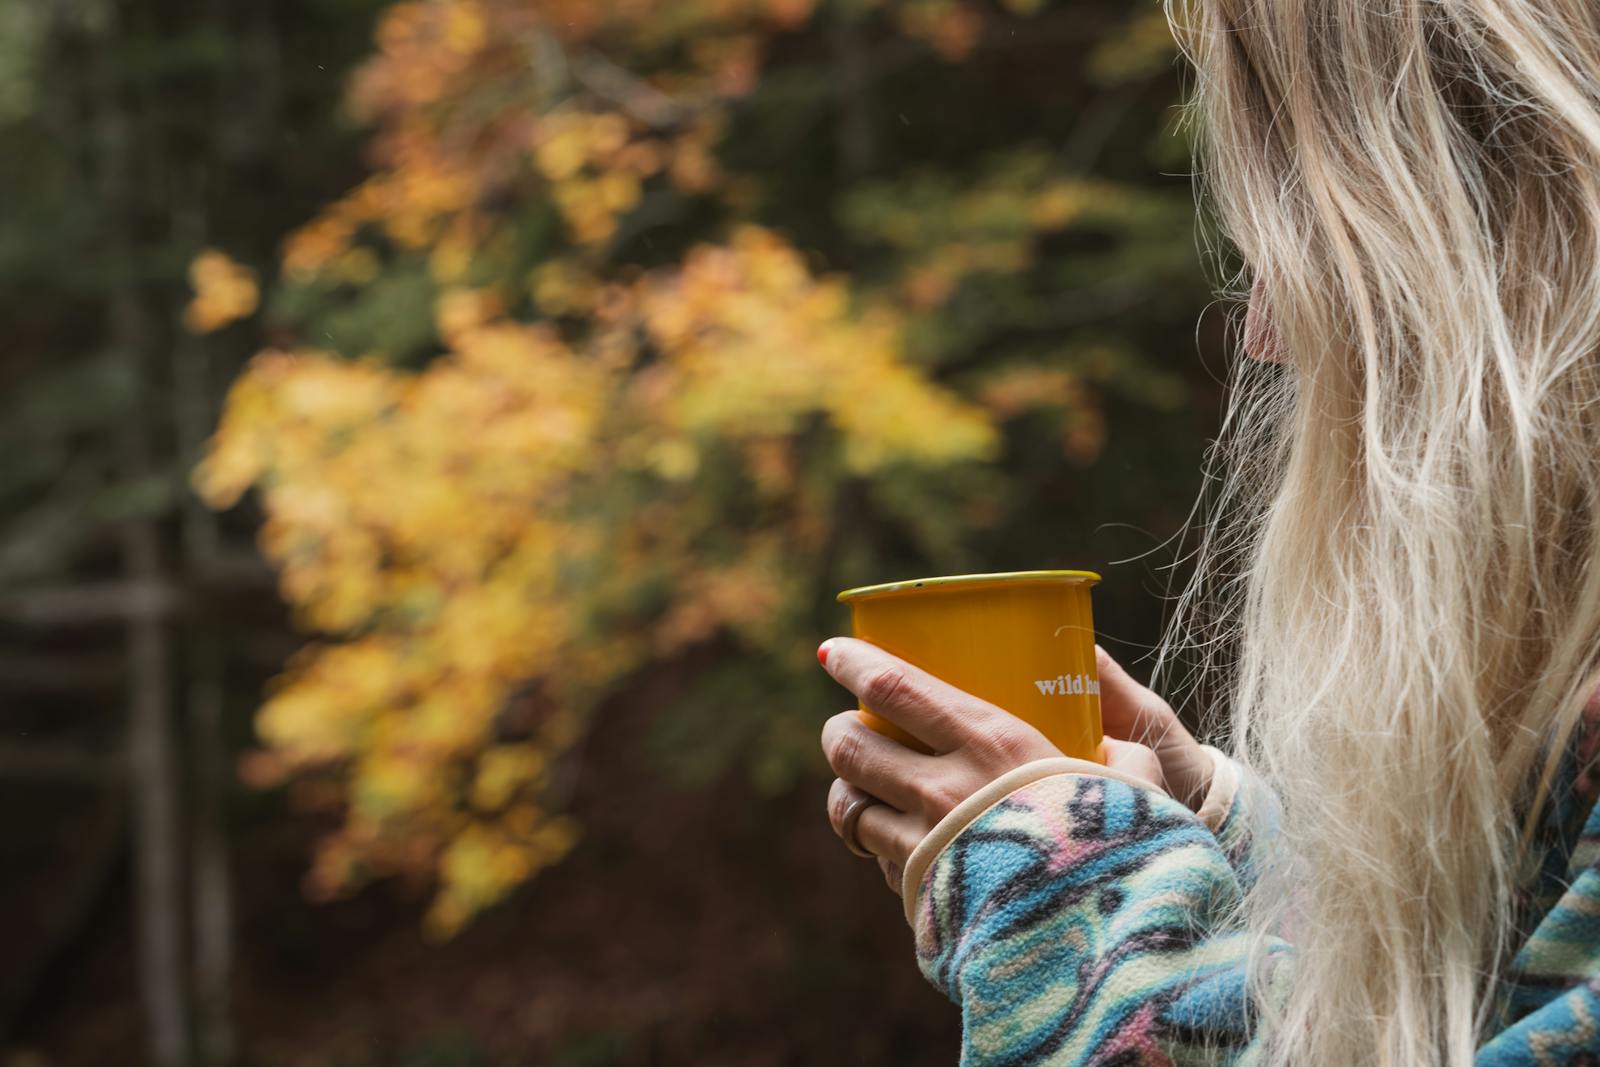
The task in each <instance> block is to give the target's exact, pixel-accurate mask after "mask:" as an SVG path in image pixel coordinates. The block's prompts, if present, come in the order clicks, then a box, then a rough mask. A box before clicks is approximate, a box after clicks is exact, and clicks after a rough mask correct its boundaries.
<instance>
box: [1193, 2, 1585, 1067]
mask: <svg viewBox="0 0 1600 1067" xmlns="http://www.w3.org/2000/svg"><path fill="white" fill-rule="evenodd" d="M1165 4H1166V10H1167V15H1168V17H1169V19H1170V20H1171V22H1172V24H1173V28H1174V32H1175V34H1176V35H1177V37H1178V40H1179V42H1180V44H1181V46H1182V48H1183V51H1184V54H1185V55H1186V56H1187V58H1188V59H1189V60H1190V62H1191V64H1192V67H1193V74H1194V77H1195V79H1196V82H1195V87H1194V92H1193V95H1192V97H1191V100H1190V103H1189V105H1188V106H1189V113H1190V118H1191V119H1192V120H1193V123H1194V127H1195V130H1196V132H1197V135H1198V138H1199V144H1200V148H1199V156H1198V160H1197V163H1198V166H1197V170H1198V175H1197V177H1198V179H1199V183H1200V188H1201V191H1202V194H1203V202H1204V204H1205V206H1206V208H1207V209H1208V212H1209V215H1208V217H1210V218H1212V219H1214V221H1215V223H1216V224H1217V226H1218V227H1219V228H1220V230H1221V232H1222V234H1223V235H1225V237H1226V239H1227V241H1228V242H1229V244H1230V246H1231V248H1232V249H1233V250H1234V251H1236V252H1237V256H1238V260H1239V261H1242V264H1243V266H1242V267H1241V268H1240V269H1239V271H1238V272H1237V273H1235V274H1233V275H1231V276H1230V277H1228V278H1226V279H1225V281H1224V286H1225V287H1226V288H1227V289H1228V291H1229V293H1230V295H1234V296H1238V295H1242V289H1243V287H1244V285H1245V284H1248V282H1249V281H1250V280H1252V279H1253V280H1254V281H1256V282H1258V283H1259V284H1260V285H1261V286H1262V287H1263V295H1264V297H1265V307H1266V309H1267V311H1268V313H1269V316H1270V321H1271V324H1272V327H1273V329H1274V330H1275V331H1276V333H1277V336H1278V339H1279V342H1280V345H1281V351H1282V353H1283V356H1284V359H1285V365H1284V366H1281V367H1279V366H1271V365H1263V364H1260V363H1257V362H1254V361H1251V360H1247V359H1241V360H1239V361H1238V364H1237V371H1236V373H1235V378H1234V381H1233V383H1232V384H1233V390H1232V400H1231V402H1230V407H1229V410H1228V414H1227V420H1226V426H1225V430H1224V432H1223V434H1222V436H1221V438H1220V440H1219V443H1218V446H1217V449H1216V451H1215V453H1214V458H1215V460H1216V463H1215V468H1216V470H1215V473H1216V479H1215V484H1216V486H1217V489H1218V491H1217V493H1216V495H1215V497H1214V499H1213V500H1212V507H1211V510H1210V512H1209V519H1208V521H1207V523H1206V525H1205V528H1204V530H1205V532H1204V536H1203V539H1202V542H1201V544H1200V549H1199V562H1200V565H1199V568H1198V571H1197V575H1196V578H1195V580H1194V582H1193V584H1191V585H1190V586H1189V587H1188V588H1187V589H1186V591H1185V592H1184V593H1183V595H1182V596H1181V597H1180V599H1179V605H1178V608H1179V610H1178V615H1177V621H1176V623H1175V625H1174V627H1173V629H1172V631H1171V632H1170V633H1169V636H1168V642H1167V645H1166V649H1165V651H1166V653H1168V654H1174V655H1175V654H1178V653H1194V652H1195V651H1196V650H1198V652H1199V653H1200V654H1201V656H1202V657H1203V664H1202V666H1204V667H1207V668H1210V669H1212V670H1218V671H1227V672H1228V679H1229V681H1228V685H1229V689H1228V692H1229V693H1230V694H1231V700H1230V704H1231V706H1230V707H1229V709H1228V710H1229V711H1230V712H1231V713H1232V724H1233V726H1232V746H1233V748H1234V749H1235V750H1236V754H1237V755H1238V756H1239V757H1241V758H1242V759H1243V760H1244V761H1246V763H1247V764H1248V766H1249V767H1251V768H1252V769H1253V771H1254V773H1255V775H1256V776H1258V777H1259V779H1260V780H1261V781H1262V782H1263V783H1264V784H1265V785H1266V786H1268V787H1270V788H1271V789H1272V790H1273V791H1274V792H1275V793H1276V794H1277V796H1278V798H1279V799H1280V801H1281V804H1282V807H1281V814H1280V816H1279V818H1280V819H1281V825H1280V828H1279V832H1277V833H1276V834H1275V835H1274V836H1273V837H1272V840H1271V841H1270V842H1268V843H1267V845H1268V846H1269V847H1270V853H1269V855H1270V856H1271V861H1270V863H1269V865H1268V867H1267V868H1266V869H1265V871H1266V875H1265V876H1264V877H1263V878H1262V880H1261V881H1260V882H1259V883H1257V885H1256V887H1255V889H1254V890H1253V891H1252V892H1251V893H1250V894H1249V895H1248V898H1247V904H1246V908H1245V910H1244V919H1245V921H1246V922H1247V923H1248V928H1249V930H1250V931H1251V932H1252V934H1253V935H1254V939H1253V940H1254V942H1255V945H1256V949H1255V951H1254V952H1253V959H1254V962H1255V967H1254V975H1255V982H1256V984H1257V987H1258V993H1259V994H1260V997H1261V1002H1262V1005H1263V1007H1264V1009H1265V1012H1266V1014H1265V1017H1264V1018H1263V1020H1262V1025H1264V1026H1265V1027H1267V1031H1266V1032H1267V1035H1268V1050H1269V1051H1268V1060H1269V1061H1270V1062H1271V1063H1272V1064H1277V1065H1289V1067H1367V1065H1381V1067H1434V1065H1440V1067H1442V1065H1450V1067H1465V1065H1467V1064H1469V1063H1471V1061H1472V1058H1473V1053H1474V1050H1475V1049H1476V1047H1477V1046H1478V1044H1479V1043H1480V1042H1481V1040H1482V1039H1483V1038H1484V1036H1485V1033H1486V1031H1487V1030H1488V1029H1489V1028H1490V1027H1491V1024H1492V1019H1493V1014H1494V1012H1495V1009H1496V1005H1495V996H1494V992H1495V983H1496V981H1497V979H1498V977H1499V975H1500V974H1501V973H1502V970H1503V968H1504V965H1505V962H1506V957H1507V952H1508V950H1509V949H1510V948H1513V947H1514V939H1515V936H1516V931H1515V930H1514V928H1513V918H1512V902H1513V892H1514V888H1515V885H1516V880H1517V878H1518V874H1519V867H1520V866H1521V864H1522V863H1523V861H1524V859H1525V857H1526V847H1527V846H1526V839H1527V836H1528V828H1529V827H1530V826H1531V825H1532V820H1533V819H1534V818H1535V817H1536V816H1537V811H1538V808H1539V806H1540V804H1541V803H1542V802H1543V798H1544V796H1545V793H1546V792H1547V790H1548V786H1549V781H1550V774H1551V768H1552V766H1553V760H1554V758H1555V757H1556V756H1558V755H1559V753H1560V751H1561V749H1562V747H1563V746H1564V745H1565V744H1566V743H1567V740H1568V738H1569V735H1570V732H1571V730H1572V729H1573V728H1574V726H1575V724H1576V722H1577V719H1578V715H1579V712H1580V709H1581V706H1582V704H1583V702H1584V696H1585V695H1586V689H1587V688H1588V687H1589V686H1591V685H1592V684H1593V681H1594V677H1595V674H1596V667H1597V655H1596V652H1597V648H1600V642H1597V638H1600V566H1594V565H1592V564H1593V563H1594V561H1595V559H1596V556H1597V554H1600V355H1597V353H1600V8H1597V7H1596V5H1595V4H1594V3H1593V2H1592V0H1165ZM1285 932H1287V933H1288V934H1289V939H1290V940H1291V941H1292V942H1293V944H1294V950H1293V953H1292V957H1293V962H1292V965H1291V966H1292V981H1290V982H1289V983H1288V984H1287V992H1286V993H1285V994H1283V995H1282V996H1278V997H1275V996H1274V995H1273V994H1272V991H1271V990H1270V989H1269V988H1268V987H1269V986H1271V985H1272V984H1273V983H1272V981H1271V977H1270V973H1271V970H1272V962H1271V960H1272V959H1273V958H1275V957H1269V949H1268V945H1269V942H1270V941H1271V939H1272V938H1274V937H1278V936H1282V935H1284V934H1285Z"/></svg>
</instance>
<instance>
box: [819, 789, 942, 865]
mask: <svg viewBox="0 0 1600 1067" xmlns="http://www.w3.org/2000/svg"><path fill="white" fill-rule="evenodd" d="M868 795H869V794H867V793H864V792H863V791H862V790H860V789H857V788H856V787H855V786H853V785H851V784H850V783H849V782H846V781H845V780H844V779H842V778H835V779H834V780H833V786H832V787H831V788H830V789H829V790H828V822H829V824H831V825H832V826H833V832H834V833H836V834H838V835H839V836H840V837H841V838H843V836H844V817H845V814H846V813H847V812H848V811H849V810H850V805H851V804H852V803H854V802H855V801H856V800H858V799H860V798H862V797H866V796H868ZM873 799H875V800H876V799H877V798H873ZM927 832H928V827H927V826H926V825H924V822H923V820H922V819H920V818H918V817H917V816H914V815H907V814H906V813H905V812H903V811H897V810H896V809H894V808H892V807H890V806H889V805H888V804H885V803H883V802H882V801H881V800H879V801H878V802H877V803H873V804H871V805H869V806H868V807H866V808H865V809H863V810H862V812H861V814H860V816H859V817H858V818H857V820H856V843H857V844H859V845H860V846H861V847H862V848H864V849H866V850H867V851H868V852H871V853H872V854H873V855H874V856H876V857H877V858H878V859H879V861H880V866H881V865H882V864H883V863H885V862H886V863H890V864H893V865H894V866H895V867H896V868H898V869H900V870H904V869H905V864H906V860H907V859H908V858H909V857H910V855H911V851H912V850H913V849H914V848H916V847H917V842H919V841H921V840H922V837H923V835H924V834H926V833H927ZM887 874H888V872H887V870H886V871H885V877H886V878H887ZM891 887H892V888H894V889H896V890H897V891H898V889H899V886H898V885H895V884H894V883H892V882H891Z"/></svg>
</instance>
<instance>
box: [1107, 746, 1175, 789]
mask: <svg viewBox="0 0 1600 1067" xmlns="http://www.w3.org/2000/svg"><path fill="white" fill-rule="evenodd" d="M1100 753H1101V755H1102V756H1103V757H1104V758H1105V765H1106V766H1107V767H1110V768H1111V769H1112V770H1114V771H1121V772H1123V773H1124V774H1131V775H1133V776H1134V777H1135V778H1138V779H1140V780H1142V781H1146V782H1149V783H1150V785H1151V786H1152V787H1154V788H1156V789H1159V790H1161V791H1162V792H1163V793H1165V792H1166V791H1167V784H1166V778H1165V776H1164V775H1163V774H1162V773H1161V760H1160V758H1159V757H1158V756H1157V755H1156V754H1155V752H1153V751H1152V750H1150V749H1149V748H1147V747H1146V746H1144V745H1140V744H1135V743H1134V742H1132V741H1119V740H1117V739H1116V738H1115V737H1107V738H1105V739H1104V740H1103V741H1102V742H1101V743H1100Z"/></svg>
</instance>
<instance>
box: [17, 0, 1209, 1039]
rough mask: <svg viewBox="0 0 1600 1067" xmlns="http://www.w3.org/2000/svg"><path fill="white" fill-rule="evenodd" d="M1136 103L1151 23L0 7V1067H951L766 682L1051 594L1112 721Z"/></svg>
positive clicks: (868, 12)
mask: <svg viewBox="0 0 1600 1067" xmlns="http://www.w3.org/2000/svg"><path fill="white" fill-rule="evenodd" d="M1181 80H1182V72H1181V70H1180V69H1179V66H1178V63H1177V60H1176V57H1175V55H1174V50H1173V47H1172V43H1171V40H1170V38H1169V35H1168V31H1167V28H1166V24H1165V22H1164V20H1163V18H1162V16H1161V13H1160V10H1159V5H1158V4H1156V3H1155V2H1154V0H1150V2H1148V3H1140V4H1133V5H1130V4H1127V3H1125V2H1123V0H1070V2H1069V0H402V2H398V3H394V2H389V0H280V2H275V3H270V4H269V3H260V2H246V0H145V2H143V3H139V4H132V3H116V2H114V0H10V2H8V3H5V4H0V189H3V190H4V204H5V208H4V210H3V211H0V278H3V284H0V323H3V329H4V338H5V348H4V356H3V358H0V382H3V389H0V404H3V406H4V417H3V419H0V438H3V440H4V442H5V447H4V449H3V451H0V499H3V507H0V697H3V702H0V791H3V801H0V908H3V909H4V912H5V913H6V914H7V915H9V916H10V917H11V921H10V923H9V924H8V930H7V933H6V935H5V939H4V940H5V946H6V947H5V953H4V959H5V964H4V966H3V967H0V1064H3V1065H6V1067H50V1065H75V1064H83V1065H90V1064H93V1065H105V1064H122V1063H129V1064H136V1063H148V1064H156V1065H162V1067H191V1065H209V1067H219V1065H224V1064H259V1065H279V1064H295V1065H301V1064H304V1065H326V1067H365V1065H378V1064H384V1065H388V1064H397V1065H403V1067H474V1065H499V1064H528V1063H537V1064H546V1065H552V1067H604V1065H645V1064H684V1063H695V1064H699V1065H701V1067H717V1065H729V1067H732V1065H739V1067H762V1065H806V1064H824V1063H826V1064H837V1063H850V1064H857V1063H859V1064H911V1063H918V1064H921V1063H938V1062H953V1060H954V1058H955V1049H956V1037H957V1026H958V1020H957V1018H956V1016H955V1012H954V1009H953V1008H952V1007H951V1006H950V1005H949V1004H947V1003H946V1002H944V1001H943V1000H942V999H941V998H940V997H938V996H937V995H936V994H935V993H934V992H933V991H932V990H931V989H930V988H928V987H927V986H926V985H925V984H924V983H923V980H922V979H921V977H920V976H919V975H918V974H917V972H916V968H915V963H914V959H913V955H912V948H911V943H910V936H909V933H908V931H907V930H906V928H905V925H904V921H903V919H902V918H901V917H900V914H899V907H898V901H897V900H896V899H895V898H894V897H893V896H892V895H891V894H890V893H889V892H888V891H887V890H886V889H885V888H884V886H883V884H882V882H881V878H880V876H879V874H878V871H877V869H876V867H875V866H874V865H872V864H870V863H865V862H861V861H857V860H855V859H854V858H853V857H851V856H849V855H848V853H847V852H846V851H845V850H844V849H843V847H842V846H841V845H840V844H839V843H838V842H837V840H836V839H835V838H834V837H833V835H832V833H831V831H830V830H829V828H828V825H827V821H826V818H825V816H824V812H823V798H824V796H825V793H826V789H827V785H828V782H829V775H828V772H827V769H826V766H825V765H824V763H823V761H822V758H821V755H820V752H819V750H818V745H817V734H818V729H819V727H820V724H821V722H822V721H823V719H825V718H826V717H827V716H828V715H830V714H833V713H834V712H836V711H837V710H839V709H840V708H842V707H845V706H848V694H845V693H844V692H843V691H842V690H840V689H838V688H837V687H836V686H834V685H833V684H832V683H831V682H828V681H827V680H826V678H825V677H824V676H823V675H822V673H821V672H820V671H819V670H817V668H816V665H815V658H814V649H815V647H816V644H817V643H818V642H819V641H820V640H821V639H823V638H824V637H827V636H829V635H832V634H835V633H840V632H845V631H847V629H848V616H847V613H845V612H844V610H843V609H842V608H841V607H840V606H839V605H837V604H836V603H834V601H833V594H834V593H835V592H836V591H838V590H840V589H842V588H845V587H847V586H853V585H860V584H865V583H869V582H874V581H882V580H888V579H891V578H903V577H913V576H919V575H924V574H933V573H955V572H968V571H982V570H1009V569H1031V568H1047V567H1088V568H1095V569H1099V570H1101V571H1102V572H1103V573H1104V574H1105V577H1106V581H1105V583H1104V584H1103V585H1102V586H1100V587H1099V589H1098V590H1097V591H1096V614H1097V621H1098V624H1099V629H1100V632H1101V636H1102V641H1103V642H1104V643H1106V644H1107V645H1108V646H1109V647H1110V648H1111V649H1112V651H1113V653H1114V654H1117V655H1119V656H1120V657H1121V658H1123V659H1124V661H1125V662H1127V663H1128V664H1129V665H1130V667H1132V668H1133V669H1134V671H1135V672H1136V673H1140V667H1139V659H1140V657H1141V656H1142V655H1143V654H1145V652H1146V651H1147V650H1148V648H1149V646H1150V645H1151V644H1152V643H1153V642H1154V640H1155V639H1156V636H1157V634H1158V633H1159V629H1160V625H1161V619H1162V608H1163V605H1162V601H1161V594H1162V593H1163V591H1164V590H1165V589H1166V587H1167V585H1168V577H1167V572H1166V571H1165V570H1164V569H1163V568H1164V567H1165V565H1166V564H1168V563H1169V562H1170V561H1171V558H1172V552H1171V550H1170V548H1168V549H1165V550H1163V549H1162V548H1161V545H1162V543H1163V542H1164V541H1165V540H1166V539H1167V538H1169V537H1170V536H1171V535H1172V534H1174V533H1175V532H1176V531H1178V530H1180V529H1181V528H1182V526H1183V524H1184V522H1185V519H1186V517H1187V514H1188V510H1189V506H1190V503H1191V501H1192V500H1193V498H1194V495H1195V493H1196V491H1197V489H1198V486H1199V474H1198V467H1199V461H1200V455H1201V451H1202V448H1203V445H1204V442H1205V440H1206V439H1207V437H1208V435H1209V434H1211V433H1212V432H1213V430H1214V423H1215V418H1216V413H1217V411H1218V405H1219V386H1218V384H1217V379H1218V377H1219V376H1220V369H1221V365H1222V362H1223V360H1224V358H1225V350H1226V342H1227V336H1226V335H1227V331H1226V329H1225V326H1226V323H1225V321H1224V320H1225V318H1226V316H1225V315H1224V314H1223V311H1224V310H1225V309H1220V308H1212V307H1210V300H1211V298H1210V291H1209V288H1208V284H1207V280H1206V278H1205V276H1204V274H1203V272H1202V264H1201V261H1200V259H1199V256H1198V252H1197V248H1198V247H1199V246H1200V245H1201V244H1202V243H1203V240H1202V238H1201V235H1200V230H1199V229H1198V223H1197V220H1196V217H1195V211H1194V201H1193V192H1192V189H1191V184H1190V180H1189V169H1190V164H1189V144H1188V142H1187V140H1186V139H1185V131H1183V130H1181V129H1179V128H1178V121H1177V120H1178V117H1179V115H1178V111H1177V109H1176V106H1175V105H1176V104H1177V102H1178V100H1179V98H1180V89H1181ZM1208 312H1209V313H1208Z"/></svg>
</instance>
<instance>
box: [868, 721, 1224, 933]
mask: <svg viewBox="0 0 1600 1067" xmlns="http://www.w3.org/2000/svg"><path fill="white" fill-rule="evenodd" d="M1203 747H1204V748H1205V750H1206V752H1207V753H1208V754H1209V755H1210V756H1211V766H1212V770H1211V786H1210V788H1209V789H1207V790H1206V795H1205V799H1204V800H1202V801H1201V803H1200V808H1199V810H1198V811H1196V812H1195V815H1196V816H1197V817H1198V818H1199V819H1200V821H1201V822H1202V823H1204V824H1205V826H1206V828H1207V829H1208V830H1210V831H1211V832H1212V833H1215V832H1216V831H1217V828H1218V827H1220V826H1221V825H1222V820H1223V819H1224V818H1225V817H1226V816H1227V814H1228V811H1229V809H1230V808H1231V807H1232V806H1233V796H1234V793H1235V792H1236V791H1237V790H1238V787H1239V771H1238V768H1237V767H1236V766H1235V765H1234V763H1233V761H1232V760H1230V759H1228V758H1227V757H1226V756H1224V755H1223V754H1222V753H1221V752H1219V751H1217V750H1216V749H1214V748H1212V747H1211V746H1210V745H1206V746H1203ZM1058 774H1089V775H1096V776H1098V777H1101V778H1114V779H1116V780H1117V781H1119V782H1124V783H1126V784H1127V785H1131V786H1134V787H1135V788H1138V789H1153V788H1154V786H1153V785H1152V784H1151V783H1150V782H1147V781H1145V780H1144V779H1143V778H1136V777H1134V776H1133V775H1131V774H1125V773H1123V772H1122V771H1116V770H1112V769H1111V768H1110V767H1107V766H1105V765H1104V764H1100V763H1092V762H1090V761H1089V760H1082V759H1075V758H1073V757H1071V756H1053V757H1050V758H1048V759H1040V760H1034V761H1033V762H1032V763H1024V764H1023V765H1022V766H1020V767H1016V768H1014V769H1012V770H1010V771H1007V772H1006V773H1005V774H1002V775H1001V776H1000V777H998V778H996V779H995V780H994V781H992V782H990V783H989V784H988V785H986V786H984V787H983V788H982V789H980V790H978V791H977V792H976V793H973V794H972V795H971V796H969V797H968V798H967V799H965V800H963V801H962V802H961V803H959V804H957V805H956V806H955V807H954V808H952V809H951V810H950V813H949V814H948V815H946V816H945V817H944V818H943V819H940V820H939V824H938V825H937V826H935V827H934V828H933V829H932V830H929V831H928V834H927V836H926V837H924V838H923V839H922V840H921V842H919V843H918V844H917V847H916V848H915V849H913V850H912V852H911V855H910V857H909V858H908V859H907V860H906V868H905V871H904V872H903V873H902V874H901V878H900V898H901V900H902V901H904V902H905V915H906V922H908V923H910V924H911V925H912V926H913V927H915V926H916V914H917V892H918V890H919V889H920V888H921V886H922V876H923V875H924V874H926V873H927V871H928V868H929V867H930V866H932V865H933V861H934V860H935V859H937V858H938V856H939V853H941V852H943V851H944V849H945V846H946V845H948V844H950V842H952V841H954V840H955V839H956V837H957V836H958V835H959V834H960V833H961V831H963V830H965V829H966V828H967V827H968V826H969V825H971V824H972V823H973V822H974V821H975V820H976V819H977V818H978V816H980V815H982V814H983V813H984V812H986V811H988V810H989V809H990V808H992V807H994V806H995V805H996V804H998V803H1000V802H1001V801H1002V800H1004V799H1005V798H1006V797H1008V796H1009V795H1011V794H1012V793H1014V792H1016V791H1017V790H1018V789H1021V788H1022V787H1023V786H1027V785H1032V784H1033V783H1034V782H1037V781H1039V780H1040V779H1042V778H1053V777H1055V776H1056V775H1058Z"/></svg>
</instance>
